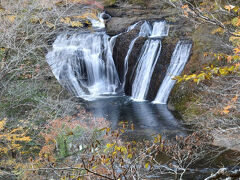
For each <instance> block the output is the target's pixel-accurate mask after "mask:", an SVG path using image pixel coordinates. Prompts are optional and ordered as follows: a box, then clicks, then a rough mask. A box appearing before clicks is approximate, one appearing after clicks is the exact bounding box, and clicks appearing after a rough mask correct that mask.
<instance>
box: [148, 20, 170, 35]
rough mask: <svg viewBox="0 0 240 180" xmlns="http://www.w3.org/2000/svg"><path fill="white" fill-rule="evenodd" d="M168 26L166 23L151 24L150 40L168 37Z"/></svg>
mask: <svg viewBox="0 0 240 180" xmlns="http://www.w3.org/2000/svg"><path fill="white" fill-rule="evenodd" d="M168 32H169V26H168V25H167V22H166V21H159V22H155V23H153V30H152V33H151V37H152V38H156V37H164V36H168Z"/></svg>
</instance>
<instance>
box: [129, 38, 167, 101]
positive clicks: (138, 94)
mask: <svg viewBox="0 0 240 180" xmlns="http://www.w3.org/2000/svg"><path fill="white" fill-rule="evenodd" d="M161 47H162V46H161V41H160V40H151V39H149V40H147V41H146V42H145V44H144V48H143V49H144V52H142V54H141V56H140V58H139V60H138V65H137V69H136V74H135V79H134V82H133V85H132V99H133V100H135V101H143V100H145V98H146V95H147V92H148V89H149V84H150V81H151V77H152V73H153V70H154V67H155V65H156V63H157V60H158V57H159V55H160V52H161Z"/></svg>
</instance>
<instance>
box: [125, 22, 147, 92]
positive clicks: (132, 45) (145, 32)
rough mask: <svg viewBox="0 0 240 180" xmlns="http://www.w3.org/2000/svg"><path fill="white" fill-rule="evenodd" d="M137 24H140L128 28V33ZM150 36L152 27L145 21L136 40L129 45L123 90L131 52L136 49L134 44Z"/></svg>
mask: <svg viewBox="0 0 240 180" xmlns="http://www.w3.org/2000/svg"><path fill="white" fill-rule="evenodd" d="M137 24H139V22H137V23H135V24H133V25H132V26H130V27H129V28H128V30H127V32H129V31H131V30H133V29H134V28H135V27H136V25H137ZM150 34H151V28H150V25H149V23H148V22H147V21H145V22H144V23H143V24H142V25H141V29H140V31H139V33H138V35H137V37H135V38H134V39H133V40H132V41H131V43H130V45H129V48H128V52H127V55H126V57H125V59H124V71H123V72H124V77H123V84H122V88H123V89H124V86H125V83H126V75H127V71H128V59H129V56H130V54H131V52H132V49H133V47H134V44H135V42H136V41H137V39H138V38H140V37H145V36H149V35H150Z"/></svg>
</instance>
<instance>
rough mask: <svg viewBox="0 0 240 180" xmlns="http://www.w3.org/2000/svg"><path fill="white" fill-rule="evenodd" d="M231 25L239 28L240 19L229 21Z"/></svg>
mask: <svg viewBox="0 0 240 180" xmlns="http://www.w3.org/2000/svg"><path fill="white" fill-rule="evenodd" d="M231 24H232V25H234V26H236V27H238V26H240V17H235V18H233V19H232V20H231Z"/></svg>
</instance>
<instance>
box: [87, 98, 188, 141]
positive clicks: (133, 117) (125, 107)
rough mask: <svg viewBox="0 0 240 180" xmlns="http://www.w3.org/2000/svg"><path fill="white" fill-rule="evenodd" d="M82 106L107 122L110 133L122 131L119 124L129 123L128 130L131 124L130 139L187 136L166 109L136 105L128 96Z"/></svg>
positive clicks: (181, 125)
mask: <svg viewBox="0 0 240 180" xmlns="http://www.w3.org/2000/svg"><path fill="white" fill-rule="evenodd" d="M84 104H85V108H86V110H87V111H88V112H91V113H92V114H93V115H94V116H95V117H104V118H106V119H107V120H109V121H110V123H111V127H112V128H113V129H117V128H119V127H121V122H126V123H128V124H129V127H130V125H131V124H133V126H134V129H132V128H128V130H127V131H126V134H129V138H131V137H132V138H137V137H138V138H147V137H150V136H152V135H154V134H161V135H163V136H165V137H169V138H171V137H175V136H176V135H179V136H186V135H187V129H186V127H184V125H183V124H182V123H181V121H180V120H178V119H177V118H176V117H175V116H174V113H173V112H171V111H169V110H168V108H167V105H163V104H152V103H150V102H149V101H143V102H135V101H132V100H131V99H130V98H129V97H127V96H121V97H119V96H111V97H105V98H104V97H102V98H99V99H97V100H94V101H88V102H85V103H84ZM131 127H132V126H131Z"/></svg>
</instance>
